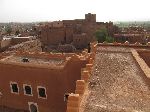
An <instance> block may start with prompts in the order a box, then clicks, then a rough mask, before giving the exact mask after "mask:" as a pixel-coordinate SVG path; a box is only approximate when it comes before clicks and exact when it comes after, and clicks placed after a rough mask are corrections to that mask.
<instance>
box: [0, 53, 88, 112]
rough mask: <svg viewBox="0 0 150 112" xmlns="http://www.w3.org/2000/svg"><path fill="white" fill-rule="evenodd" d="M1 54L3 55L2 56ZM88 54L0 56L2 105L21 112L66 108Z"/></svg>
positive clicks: (20, 54)
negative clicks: (82, 56)
mask: <svg viewBox="0 0 150 112" xmlns="http://www.w3.org/2000/svg"><path fill="white" fill-rule="evenodd" d="M1 58H2V57H1ZM87 62H88V58H82V59H81V58H80V56H78V55H75V54H46V53H19V52H16V53H15V54H13V55H10V56H7V57H5V58H4V57H3V58H2V59H0V106H5V107H8V108H13V109H18V110H21V111H18V112H65V111H66V103H67V102H66V101H64V94H65V93H73V92H75V86H76V85H75V82H76V80H78V79H81V68H83V67H85V66H86V63H87Z"/></svg>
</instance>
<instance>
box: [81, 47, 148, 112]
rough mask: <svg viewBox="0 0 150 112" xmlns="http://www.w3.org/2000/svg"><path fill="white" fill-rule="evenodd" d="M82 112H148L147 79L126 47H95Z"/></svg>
mask: <svg viewBox="0 0 150 112" xmlns="http://www.w3.org/2000/svg"><path fill="white" fill-rule="evenodd" d="M88 88H89V91H90V92H89V96H88V98H87V101H86V102H85V110H84V112H150V80H149V79H147V78H146V77H145V75H144V73H143V72H142V70H141V69H140V68H139V65H138V64H137V63H136V62H135V60H134V58H133V56H132V54H131V53H130V49H129V48H121V47H99V48H98V49H97V53H96V58H95V64H94V69H93V71H92V75H91V78H90V80H89V87H88Z"/></svg>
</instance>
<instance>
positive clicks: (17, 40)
mask: <svg viewBox="0 0 150 112" xmlns="http://www.w3.org/2000/svg"><path fill="white" fill-rule="evenodd" d="M30 40H32V38H31V37H15V38H12V42H11V45H16V44H20V43H22V42H26V41H30Z"/></svg>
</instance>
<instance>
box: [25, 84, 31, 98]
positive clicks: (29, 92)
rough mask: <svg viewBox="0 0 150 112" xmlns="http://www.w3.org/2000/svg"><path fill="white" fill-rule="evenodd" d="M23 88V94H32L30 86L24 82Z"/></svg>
mask: <svg viewBox="0 0 150 112" xmlns="http://www.w3.org/2000/svg"><path fill="white" fill-rule="evenodd" d="M23 88H24V94H25V95H29V96H32V95H33V94H32V87H31V85H27V84H24V85H23Z"/></svg>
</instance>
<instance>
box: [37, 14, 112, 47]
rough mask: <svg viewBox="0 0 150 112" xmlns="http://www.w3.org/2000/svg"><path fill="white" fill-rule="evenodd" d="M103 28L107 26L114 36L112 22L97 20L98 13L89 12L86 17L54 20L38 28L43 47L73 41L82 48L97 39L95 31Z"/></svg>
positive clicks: (110, 33) (109, 32)
mask: <svg viewBox="0 0 150 112" xmlns="http://www.w3.org/2000/svg"><path fill="white" fill-rule="evenodd" d="M101 28H106V29H107V30H108V34H109V35H110V36H113V32H114V25H113V23H112V22H106V23H104V22H96V14H91V13H88V14H85V19H75V20H62V21H54V22H50V23H46V24H43V25H40V26H39V27H38V28H37V29H38V30H39V38H40V39H41V42H42V44H43V47H46V48H47V47H49V46H52V45H53V46H57V45H58V44H71V43H72V44H73V45H74V46H75V47H76V48H80V49H82V48H85V45H86V46H87V45H88V44H89V43H90V42H91V41H94V40H95V38H94V33H95V32H96V30H99V29H101ZM83 34H85V35H86V39H85V36H83ZM77 35H78V36H77ZM76 40H79V41H76Z"/></svg>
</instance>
